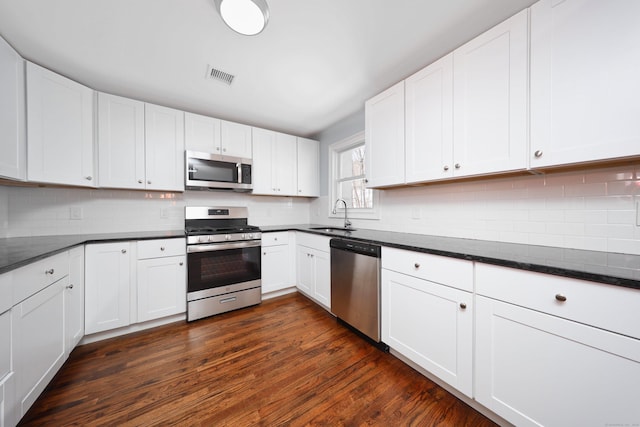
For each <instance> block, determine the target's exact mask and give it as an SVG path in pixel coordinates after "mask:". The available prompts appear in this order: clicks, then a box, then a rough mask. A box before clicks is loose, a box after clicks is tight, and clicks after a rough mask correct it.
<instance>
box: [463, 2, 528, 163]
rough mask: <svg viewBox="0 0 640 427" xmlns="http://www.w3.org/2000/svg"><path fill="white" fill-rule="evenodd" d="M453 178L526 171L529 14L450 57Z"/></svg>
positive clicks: (504, 25)
mask: <svg viewBox="0 0 640 427" xmlns="http://www.w3.org/2000/svg"><path fill="white" fill-rule="evenodd" d="M453 88H454V89H453V123H454V129H453V150H454V152H453V160H454V175H455V176H467V175H478V174H486V173H493V172H505V171H512V170H519V169H525V168H526V166H527V165H526V163H527V161H526V159H527V157H526V156H527V136H528V132H527V111H528V98H527V91H528V10H523V11H522V12H520V13H518V14H517V15H514V16H513V17H511V18H509V19H507V20H506V21H504V22H502V23H500V24H498V25H497V26H495V27H493V28H492V29H490V30H489V31H487V32H485V33H483V34H482V35H480V36H478V37H476V38H475V39H473V40H472V41H470V42H469V43H467V44H465V45H463V46H462V47H460V48H458V49H456V50H455V51H454V52H453Z"/></svg>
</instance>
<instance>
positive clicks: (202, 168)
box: [189, 159, 238, 182]
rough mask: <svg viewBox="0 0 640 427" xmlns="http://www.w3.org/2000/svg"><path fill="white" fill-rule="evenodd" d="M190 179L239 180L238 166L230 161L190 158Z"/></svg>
mask: <svg viewBox="0 0 640 427" xmlns="http://www.w3.org/2000/svg"><path fill="white" fill-rule="evenodd" d="M189 180H192V181H208V182H238V166H237V165H236V164H235V163H229V162H218V161H215V160H201V159H189Z"/></svg>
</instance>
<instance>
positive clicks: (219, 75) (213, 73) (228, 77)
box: [207, 66, 236, 85]
mask: <svg viewBox="0 0 640 427" xmlns="http://www.w3.org/2000/svg"><path fill="white" fill-rule="evenodd" d="M207 78H208V79H212V80H217V81H219V82H222V83H226V84H228V85H231V83H233V79H235V78H236V76H234V75H233V74H229V73H225V72H224V71H222V70H218V69H217V68H213V67H212V66H209V67H208V69H207Z"/></svg>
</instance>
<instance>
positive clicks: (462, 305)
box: [460, 302, 467, 310]
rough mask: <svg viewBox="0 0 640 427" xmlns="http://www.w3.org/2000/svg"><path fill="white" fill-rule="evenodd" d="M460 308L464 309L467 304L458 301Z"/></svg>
mask: <svg viewBox="0 0 640 427" xmlns="http://www.w3.org/2000/svg"><path fill="white" fill-rule="evenodd" d="M460 308H461V309H463V310H464V309H465V308H467V304H466V303H464V302H461V303H460Z"/></svg>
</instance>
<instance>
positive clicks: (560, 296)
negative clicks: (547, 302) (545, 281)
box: [556, 294, 567, 302]
mask: <svg viewBox="0 0 640 427" xmlns="http://www.w3.org/2000/svg"><path fill="white" fill-rule="evenodd" d="M556 300H558V301H560V302H565V301H566V300H567V297H566V296H564V295H562V294H556Z"/></svg>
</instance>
